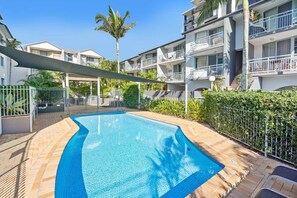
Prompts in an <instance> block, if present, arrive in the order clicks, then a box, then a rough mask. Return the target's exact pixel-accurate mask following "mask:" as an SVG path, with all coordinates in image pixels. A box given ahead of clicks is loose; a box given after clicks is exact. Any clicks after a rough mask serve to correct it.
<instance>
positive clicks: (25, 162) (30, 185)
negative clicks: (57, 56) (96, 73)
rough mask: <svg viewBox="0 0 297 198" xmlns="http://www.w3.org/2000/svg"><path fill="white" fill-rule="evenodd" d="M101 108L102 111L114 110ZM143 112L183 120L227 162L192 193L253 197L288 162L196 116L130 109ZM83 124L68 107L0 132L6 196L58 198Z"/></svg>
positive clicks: (284, 189)
mask: <svg viewBox="0 0 297 198" xmlns="http://www.w3.org/2000/svg"><path fill="white" fill-rule="evenodd" d="M114 110H116V109H112V108H100V111H114ZM124 110H125V111H127V112H129V113H132V114H135V115H139V116H142V117H146V118H150V119H154V120H159V121H162V122H167V123H170V124H174V125H179V126H180V127H181V128H182V130H183V132H184V134H185V135H186V136H187V137H188V138H189V139H190V140H191V141H192V142H193V143H194V144H196V145H197V146H198V147H200V148H201V149H202V150H203V151H204V152H206V153H207V154H208V155H210V156H212V157H213V158H214V159H216V160H217V161H219V162H220V163H222V164H224V165H225V168H224V169H223V170H221V171H220V172H219V173H218V174H217V175H216V176H214V177H212V178H211V179H210V180H208V181H207V182H206V183H204V184H203V185H202V186H200V187H199V188H198V189H196V190H195V191H194V192H192V193H191V194H190V195H188V197H193V198H194V197H226V196H227V197H230V198H241V197H253V196H254V195H255V194H256V193H257V191H258V190H259V189H261V188H262V187H263V185H264V183H265V181H266V179H267V177H268V176H269V175H270V174H271V172H272V171H273V169H274V168H275V167H276V166H277V165H279V164H282V163H280V162H279V161H276V160H273V159H269V158H265V157H263V156H262V155H260V154H258V153H256V152H254V151H252V150H249V149H247V148H246V147H244V146H242V145H241V144H239V143H237V142H235V141H233V140H231V139H229V138H227V137H225V136H223V135H220V134H219V133H217V132H216V131H214V130H213V129H211V128H210V127H208V126H207V125H204V124H200V123H197V122H194V121H189V120H185V119H180V118H176V117H172V116H166V115H161V114H157V113H152V112H147V111H138V110H133V109H124ZM91 112H97V109H96V108H94V107H93V108H92V107H87V108H85V107H75V108H70V114H71V115H73V114H81V113H91ZM77 130H78V126H77V125H76V124H75V123H74V122H73V121H72V120H71V119H70V118H69V114H67V113H64V112H60V113H59V112H57V113H44V114H39V116H38V117H37V119H36V121H35V123H34V132H33V133H27V134H14V135H2V136H0V197H30V198H31V197H54V190H55V178H56V171H57V167H58V164H59V160H60V158H61V155H62V153H63V150H64V147H65V146H66V144H67V142H68V141H69V139H70V138H71V137H72V135H73V134H75V133H76V132H77ZM268 187H269V188H272V189H274V190H278V191H280V192H281V193H283V194H285V195H287V196H289V197H297V186H296V185H292V184H288V183H284V182H282V181H281V180H276V181H274V182H272V183H271V184H270V185H269V186H268Z"/></svg>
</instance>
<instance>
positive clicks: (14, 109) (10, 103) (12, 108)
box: [0, 93, 26, 115]
mask: <svg viewBox="0 0 297 198" xmlns="http://www.w3.org/2000/svg"><path fill="white" fill-rule="evenodd" d="M25 103H26V99H20V100H18V101H15V100H14V96H13V95H12V94H11V93H9V94H7V95H6V97H5V98H4V100H2V99H0V104H1V109H2V111H4V112H5V115H10V114H13V113H14V114H15V115H19V114H25V113H26V112H25V110H24V109H22V107H23V106H24V104H25ZM2 114H3V113H2Z"/></svg>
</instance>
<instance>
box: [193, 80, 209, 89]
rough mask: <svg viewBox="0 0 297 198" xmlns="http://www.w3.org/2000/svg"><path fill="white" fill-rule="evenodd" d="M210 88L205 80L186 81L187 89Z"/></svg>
mask: <svg viewBox="0 0 297 198" xmlns="http://www.w3.org/2000/svg"><path fill="white" fill-rule="evenodd" d="M201 88H204V89H210V82H209V80H208V79H206V80H193V81H189V82H188V91H194V90H196V89H201Z"/></svg>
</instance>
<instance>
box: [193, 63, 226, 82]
mask: <svg viewBox="0 0 297 198" xmlns="http://www.w3.org/2000/svg"><path fill="white" fill-rule="evenodd" d="M222 75H224V65H223V64H217V65H209V66H203V67H199V68H198V69H195V70H192V71H191V73H190V79H193V80H197V79H200V78H208V77H209V76H222Z"/></svg>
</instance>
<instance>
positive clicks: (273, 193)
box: [254, 188, 287, 198]
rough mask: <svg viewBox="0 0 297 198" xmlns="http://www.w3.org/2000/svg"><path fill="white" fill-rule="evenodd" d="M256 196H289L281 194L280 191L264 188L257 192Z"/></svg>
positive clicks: (277, 197)
mask: <svg viewBox="0 0 297 198" xmlns="http://www.w3.org/2000/svg"><path fill="white" fill-rule="evenodd" d="M254 198H287V196H285V195H283V194H280V193H279V192H276V191H273V190H270V189H267V188H263V189H261V190H260V191H259V192H258V193H257V194H256V196H255V197H254Z"/></svg>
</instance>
